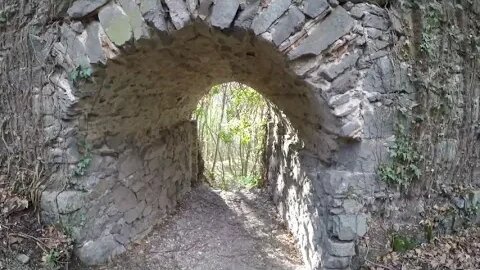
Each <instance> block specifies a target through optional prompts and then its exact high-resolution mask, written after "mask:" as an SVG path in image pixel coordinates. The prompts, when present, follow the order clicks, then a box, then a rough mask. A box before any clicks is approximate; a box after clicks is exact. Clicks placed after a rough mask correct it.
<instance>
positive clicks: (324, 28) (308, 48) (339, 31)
mask: <svg viewBox="0 0 480 270" xmlns="http://www.w3.org/2000/svg"><path fill="white" fill-rule="evenodd" d="M354 24H355V22H354V20H353V19H352V18H351V17H350V15H349V14H348V13H347V11H345V9H343V8H342V7H337V8H335V9H334V10H333V11H332V13H331V14H330V15H328V16H327V18H325V20H324V21H322V22H320V23H319V24H318V25H317V26H316V27H315V29H314V30H313V31H312V33H311V34H310V35H309V36H308V37H307V38H306V39H305V40H303V41H302V42H301V43H300V45H299V46H298V47H297V48H295V49H293V50H292V51H291V52H290V54H289V57H290V58H291V59H295V58H298V57H300V56H302V55H306V54H314V55H318V54H320V53H321V52H322V51H323V50H325V49H326V48H328V46H330V45H332V44H333V43H334V42H335V41H337V40H338V39H339V38H341V37H342V36H344V35H346V34H348V33H349V32H350V30H351V29H352V27H353V26H354Z"/></svg>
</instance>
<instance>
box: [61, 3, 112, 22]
mask: <svg viewBox="0 0 480 270" xmlns="http://www.w3.org/2000/svg"><path fill="white" fill-rule="evenodd" d="M106 3H108V0H80V1H75V2H74V3H73V5H72V6H71V7H70V8H69V9H68V11H67V13H68V15H70V17H72V18H81V17H83V16H86V15H88V14H90V13H92V12H94V11H95V10H96V9H98V8H99V7H101V6H103V5H105V4H106Z"/></svg>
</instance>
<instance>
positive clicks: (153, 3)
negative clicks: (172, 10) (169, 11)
mask: <svg viewBox="0 0 480 270" xmlns="http://www.w3.org/2000/svg"><path fill="white" fill-rule="evenodd" d="M140 12H142V15H143V18H144V19H145V21H147V22H149V23H150V24H152V25H153V26H154V27H155V28H156V29H158V30H159V31H165V30H167V22H166V21H165V11H164V9H163V6H162V3H161V2H160V1H157V0H140Z"/></svg>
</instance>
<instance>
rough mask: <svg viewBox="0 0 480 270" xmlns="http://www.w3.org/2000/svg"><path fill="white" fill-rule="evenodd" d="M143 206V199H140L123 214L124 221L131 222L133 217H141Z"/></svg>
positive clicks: (144, 204)
mask: <svg viewBox="0 0 480 270" xmlns="http://www.w3.org/2000/svg"><path fill="white" fill-rule="evenodd" d="M145 206H146V203H145V201H141V202H140V203H139V204H138V205H137V206H135V208H132V209H130V210H128V211H127V212H126V213H125V216H124V219H125V222H126V223H132V222H133V221H134V220H135V219H137V218H139V217H141V216H142V213H143V210H144V209H145Z"/></svg>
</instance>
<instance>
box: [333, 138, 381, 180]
mask: <svg viewBox="0 0 480 270" xmlns="http://www.w3.org/2000/svg"><path fill="white" fill-rule="evenodd" d="M338 157H339V158H340V160H341V161H340V163H339V165H340V166H341V167H343V168H344V169H345V170H349V169H351V168H361V170H362V171H364V172H371V173H374V172H375V171H376V169H377V166H378V164H380V163H381V162H382V161H383V160H384V159H385V158H386V157H387V141H386V140H382V139H378V140H363V141H362V142H358V143H354V144H351V145H350V146H349V147H346V148H343V149H342V150H341V151H339V153H338Z"/></svg>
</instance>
